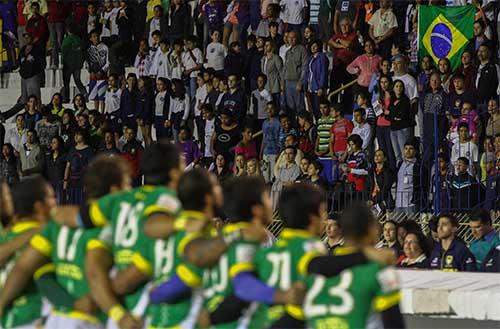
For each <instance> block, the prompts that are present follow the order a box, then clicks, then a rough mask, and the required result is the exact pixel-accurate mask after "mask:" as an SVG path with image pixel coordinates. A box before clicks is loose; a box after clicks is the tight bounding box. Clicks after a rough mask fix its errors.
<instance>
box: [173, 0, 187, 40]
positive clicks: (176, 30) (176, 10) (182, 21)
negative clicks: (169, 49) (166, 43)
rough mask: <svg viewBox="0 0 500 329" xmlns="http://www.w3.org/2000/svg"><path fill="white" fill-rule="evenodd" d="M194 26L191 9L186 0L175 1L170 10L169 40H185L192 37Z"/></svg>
mask: <svg viewBox="0 0 500 329" xmlns="http://www.w3.org/2000/svg"><path fill="white" fill-rule="evenodd" d="M192 25H193V21H192V19H191V7H190V6H189V5H188V4H186V3H185V2H184V0H173V1H172V6H171V8H170V25H169V26H168V38H169V40H171V41H173V40H177V39H184V38H186V37H187V36H188V35H191V34H192V31H193V27H192Z"/></svg>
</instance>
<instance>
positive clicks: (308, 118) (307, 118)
mask: <svg viewBox="0 0 500 329" xmlns="http://www.w3.org/2000/svg"><path fill="white" fill-rule="evenodd" d="M297 117H298V118H301V119H304V120H305V121H307V122H311V123H312V122H313V117H312V114H311V112H307V111H301V112H299V114H297Z"/></svg>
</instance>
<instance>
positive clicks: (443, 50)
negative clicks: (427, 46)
mask: <svg viewBox="0 0 500 329" xmlns="http://www.w3.org/2000/svg"><path fill="white" fill-rule="evenodd" d="M452 45H453V34H452V33H451V30H450V28H449V27H448V26H447V25H446V24H443V23H438V24H436V25H435V26H434V28H433V29H432V33H431V47H432V52H433V53H434V55H435V56H436V57H437V58H445V57H446V55H448V54H449V53H450V51H451V47H452Z"/></svg>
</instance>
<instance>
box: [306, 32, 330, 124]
mask: <svg viewBox="0 0 500 329" xmlns="http://www.w3.org/2000/svg"><path fill="white" fill-rule="evenodd" d="M309 51H310V53H311V55H310V56H309V58H308V60H307V64H306V68H305V70H306V71H305V77H304V78H305V79H304V89H305V91H306V95H307V97H308V101H309V102H310V108H311V109H310V110H312V113H313V114H314V118H315V120H318V119H319V118H320V116H321V114H320V111H319V106H320V98H321V97H323V95H325V94H326V91H327V89H328V58H327V57H326V55H325V54H324V53H323V43H322V42H321V41H319V40H315V41H312V42H311V44H310V45H309Z"/></svg>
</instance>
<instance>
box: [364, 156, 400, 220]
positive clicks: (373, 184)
mask: <svg viewBox="0 0 500 329" xmlns="http://www.w3.org/2000/svg"><path fill="white" fill-rule="evenodd" d="M373 162H374V166H373V167H371V168H370V170H369V172H368V176H367V181H366V190H365V191H366V192H365V193H366V195H368V196H369V198H368V199H369V201H368V205H369V206H370V207H372V208H373V209H376V210H377V212H381V213H382V212H385V211H386V210H392V209H394V198H393V197H392V193H391V189H392V185H393V184H394V182H395V181H396V177H395V174H394V171H392V169H391V168H390V167H389V165H388V164H387V159H386V156H385V154H384V151H383V150H381V149H378V150H377V151H375V155H374V157H373Z"/></svg>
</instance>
